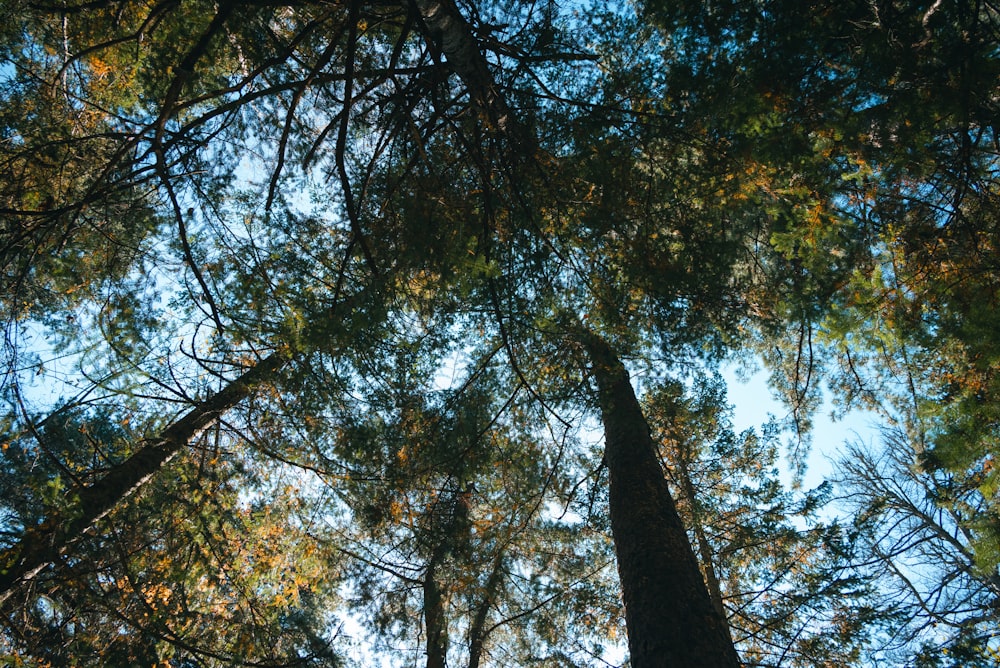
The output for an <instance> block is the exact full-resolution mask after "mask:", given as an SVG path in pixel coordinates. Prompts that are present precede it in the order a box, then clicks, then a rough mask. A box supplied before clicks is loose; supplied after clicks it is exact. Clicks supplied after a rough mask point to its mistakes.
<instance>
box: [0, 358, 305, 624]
mask: <svg viewBox="0 0 1000 668" xmlns="http://www.w3.org/2000/svg"><path fill="white" fill-rule="evenodd" d="M288 359H289V356H288V355H284V354H279V353H273V354H272V355H270V356H269V357H266V358H265V359H264V360H262V361H261V362H259V363H258V364H257V365H256V366H254V367H253V368H251V369H249V370H248V371H246V372H245V373H244V374H243V375H242V376H240V377H239V378H237V379H236V380H234V381H233V382H231V383H229V384H228V385H226V386H225V387H224V388H223V389H222V390H220V391H219V392H217V393H216V394H214V395H213V396H211V397H210V398H208V399H207V400H205V401H203V402H201V403H200V404H198V405H197V406H195V407H194V408H192V409H191V410H190V411H188V412H187V413H186V414H185V415H184V416H183V417H181V418H180V419H178V420H176V421H175V422H173V423H171V424H170V426H168V427H167V428H165V429H164V430H163V431H162V432H160V434H159V435H158V436H157V437H155V438H152V439H150V440H148V441H147V442H146V444H145V445H143V446H142V447H140V448H139V449H138V450H136V452H135V453H133V454H132V456H131V457H129V458H128V459H126V460H125V461H123V462H121V463H120V464H117V465H115V466H113V467H112V468H111V469H110V470H109V471H108V473H106V474H105V475H104V477H103V478H101V479H100V480H98V481H97V482H95V483H94V484H92V485H90V486H88V487H84V488H80V489H74V490H71V491H70V492H69V494H68V495H67V499H68V501H69V503H68V506H67V509H66V510H63V511H58V510H57V511H54V512H53V513H52V514H50V515H49V516H48V517H47V518H46V519H45V521H44V522H43V523H41V524H39V525H37V526H33V527H30V528H28V529H27V530H26V531H25V532H24V535H23V536H22V537H21V540H20V541H19V542H18V544H17V545H15V546H13V547H11V548H8V549H6V550H4V551H3V552H0V604H2V603H3V602H4V601H6V600H7V598H8V597H9V596H10V595H11V593H12V592H13V591H14V590H15V589H16V588H17V587H18V586H20V585H21V584H23V583H25V582H27V581H29V580H31V579H32V578H34V577H35V576H36V575H38V574H39V573H40V572H42V570H44V569H45V567H46V566H48V565H49V564H52V563H54V562H55V561H56V560H58V559H59V557H60V556H62V555H63V554H64V553H65V552H66V550H67V549H68V548H69V547H70V546H71V545H72V544H73V543H74V542H75V541H76V540H78V539H79V538H80V536H81V535H83V533H84V532H85V531H87V530H88V529H89V528H90V527H92V526H93V525H94V524H95V523H96V522H97V521H98V520H100V519H101V518H102V517H104V516H105V515H107V514H108V512H110V511H111V509H112V508H114V507H115V506H116V505H117V504H119V503H121V502H122V501H124V500H125V499H127V498H128V497H129V496H130V495H131V494H133V493H134V492H135V491H136V490H137V489H139V488H140V487H142V486H143V485H144V484H146V482H148V481H149V480H150V478H152V477H153V475H154V474H155V473H156V472H157V471H159V470H160V469H161V468H162V467H163V466H164V464H166V463H167V462H168V461H169V460H170V459H171V458H172V457H173V456H174V455H176V454H177V453H178V452H179V451H180V450H181V449H182V448H183V447H184V446H186V445H187V444H188V443H190V442H191V441H192V440H193V439H194V438H195V437H196V436H197V435H198V434H199V433H201V432H202V431H204V430H205V429H206V428H208V427H209V426H211V425H212V424H214V423H215V421H216V420H217V419H218V418H219V417H220V416H221V415H222V414H223V413H225V412H226V411H228V410H229V409H231V408H233V407H234V406H236V404H238V403H239V402H241V401H243V399H245V398H246V397H247V396H249V395H250V393H251V392H252V391H253V388H254V387H255V386H257V385H259V384H260V383H262V382H265V381H267V380H269V379H270V378H272V377H273V376H274V374H275V372H277V370H278V369H280V368H281V367H282V366H283V365H284V364H285V363H286V362H287V361H288Z"/></svg>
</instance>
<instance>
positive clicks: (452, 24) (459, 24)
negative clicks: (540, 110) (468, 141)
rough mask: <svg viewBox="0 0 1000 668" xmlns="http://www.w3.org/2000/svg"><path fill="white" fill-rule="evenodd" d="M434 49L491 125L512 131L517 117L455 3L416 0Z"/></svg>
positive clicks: (440, 0) (439, 0)
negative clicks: (445, 59)
mask: <svg viewBox="0 0 1000 668" xmlns="http://www.w3.org/2000/svg"><path fill="white" fill-rule="evenodd" d="M415 4H416V6H417V9H418V10H420V16H421V17H422V18H423V21H424V25H425V26H426V27H427V31H428V33H429V37H430V38H431V40H432V41H433V44H434V46H435V47H436V48H437V49H439V50H440V52H441V53H442V54H444V56H445V58H447V60H448V66H449V67H451V69H452V70H453V71H454V72H455V74H457V75H458V77H459V78H460V79H461V80H462V83H464V84H465V86H466V88H468V89H469V96H470V97H471V98H472V101H473V103H475V104H476V106H478V107H479V108H480V109H482V111H483V112H484V113H485V114H486V116H487V118H488V119H489V120H490V122H491V124H493V125H495V126H496V127H497V128H499V129H500V130H504V131H506V130H509V129H510V123H512V122H513V117H512V116H511V114H510V110H509V109H508V108H507V102H506V101H505V100H504V98H503V95H501V93H500V91H499V90H498V89H497V87H496V83H495V81H494V79H493V75H492V73H491V72H490V69H489V66H488V65H487V63H486V59H485V58H484V57H483V54H482V52H481V51H480V50H479V43H478V41H477V40H476V38H475V36H474V35H473V32H472V28H471V26H469V23H468V22H467V21H466V20H465V17H463V16H462V14H461V12H459V10H458V7H456V6H455V4H454V3H453V2H452V1H451V0H415Z"/></svg>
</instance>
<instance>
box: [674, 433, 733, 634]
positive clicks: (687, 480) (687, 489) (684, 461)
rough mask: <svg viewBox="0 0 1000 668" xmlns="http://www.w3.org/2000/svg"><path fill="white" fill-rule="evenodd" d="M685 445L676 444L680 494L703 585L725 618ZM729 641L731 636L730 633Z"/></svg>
mask: <svg viewBox="0 0 1000 668" xmlns="http://www.w3.org/2000/svg"><path fill="white" fill-rule="evenodd" d="M687 447H688V446H687V444H686V443H681V442H678V443H677V467H676V470H677V472H678V473H679V474H680V482H681V493H682V494H683V496H684V497H686V500H687V503H688V506H689V507H690V508H691V521H692V522H694V535H695V540H696V541H697V543H698V554H699V555H700V556H701V567H702V570H703V571H704V573H705V584H706V585H707V587H708V595H709V596H710V597H711V599H712V605H714V606H715V610H716V611H717V612H718V613H719V616H721V617H723V618H725V616H726V607H725V605H723V602H722V586H721V585H720V584H719V576H718V574H717V573H716V572H715V561H714V559H713V557H714V554H713V553H712V545H711V543H709V542H708V536H706V535H705V525H704V524H703V523H702V516H701V507H700V506H699V505H698V498H697V496H695V489H694V483H692V482H691V472H690V470H689V469H688V452H687ZM729 630H730V629H729V625H728V624H727V625H726V632H727V633H729ZM730 639H732V634H731V633H730Z"/></svg>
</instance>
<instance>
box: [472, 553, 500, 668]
mask: <svg viewBox="0 0 1000 668" xmlns="http://www.w3.org/2000/svg"><path fill="white" fill-rule="evenodd" d="M503 555H504V552H503V550H500V551H498V552H497V554H496V556H495V557H494V558H493V568H492V569H491V570H490V577H489V579H488V580H487V581H486V591H485V592H483V600H482V602H481V603H480V604H479V606H478V607H477V608H476V615H475V617H474V618H473V620H472V627H471V628H470V629H469V665H468V668H479V664H480V662H481V661H482V659H483V651H484V650H485V648H486V638H487V636H488V635H489V629H487V628H486V618H487V616H488V615H489V613H490V607H492V605H493V601H494V599H495V598H496V595H497V591H498V590H499V588H500V583H501V581H502V580H503Z"/></svg>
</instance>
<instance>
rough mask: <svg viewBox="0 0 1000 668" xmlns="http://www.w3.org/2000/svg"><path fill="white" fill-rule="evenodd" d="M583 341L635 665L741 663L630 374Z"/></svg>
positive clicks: (712, 667) (584, 334) (597, 342)
mask: <svg viewBox="0 0 1000 668" xmlns="http://www.w3.org/2000/svg"><path fill="white" fill-rule="evenodd" d="M577 339H578V341H579V342H580V343H581V344H582V345H583V347H584V349H585V350H586V351H587V354H588V355H589V357H590V360H591V364H592V373H593V377H594V379H595V380H596V382H597V386H598V391H599V396H600V404H601V414H602V418H603V422H604V434H605V436H604V438H605V454H604V458H605V461H606V463H607V467H608V471H609V474H610V478H611V483H610V484H611V486H610V505H611V531H612V534H613V536H614V542H615V551H616V553H617V555H618V574H619V577H620V578H621V584H622V593H623V597H624V600H625V623H626V626H627V628H628V639H629V651H630V653H631V665H632V666H633V668H667V667H668V666H669V667H673V666H676V667H678V668H681V667H683V668H691V667H694V666H698V667H699V668H716V667H718V668H722V667H725V668H735V667H737V666H739V658H738V657H737V655H736V650H735V648H734V647H733V643H732V640H730V636H729V628H728V626H727V623H726V620H725V618H724V617H723V616H722V615H720V614H719V612H718V611H717V610H716V607H715V605H713V603H712V599H711V597H710V596H709V594H708V590H707V589H706V588H705V582H704V580H703V579H702V576H701V571H700V570H699V568H698V561H697V559H696V558H695V555H694V552H693V551H692V550H691V545H690V543H689V542H688V538H687V534H686V533H685V531H684V526H683V524H682V523H681V519H680V516H679V515H678V514H677V509H676V507H675V505H674V500H673V498H672V497H671V496H670V490H669V489H668V487H667V481H666V479H665V478H664V476H663V469H662V468H661V467H660V462H659V459H658V458H657V457H656V451H655V448H654V445H653V440H652V438H651V437H650V433H649V426H648V424H647V423H646V418H645V417H644V416H643V414H642V409H641V408H640V407H639V402H638V401H637V400H636V397H635V392H634V391H633V390H632V385H631V383H630V382H629V377H628V372H627V371H626V370H625V367H624V366H623V365H622V363H621V361H620V360H619V359H618V357H617V356H616V355H615V353H614V351H613V350H612V349H611V347H610V346H609V345H608V343H607V342H606V341H605V340H604V339H603V338H601V337H599V336H597V335H596V334H594V333H593V332H590V331H588V330H580V331H578V332H577Z"/></svg>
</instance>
